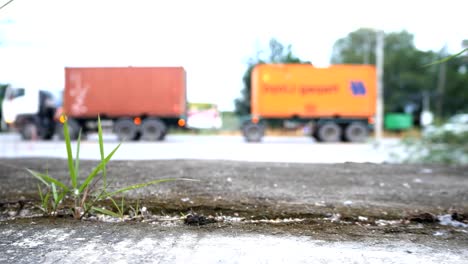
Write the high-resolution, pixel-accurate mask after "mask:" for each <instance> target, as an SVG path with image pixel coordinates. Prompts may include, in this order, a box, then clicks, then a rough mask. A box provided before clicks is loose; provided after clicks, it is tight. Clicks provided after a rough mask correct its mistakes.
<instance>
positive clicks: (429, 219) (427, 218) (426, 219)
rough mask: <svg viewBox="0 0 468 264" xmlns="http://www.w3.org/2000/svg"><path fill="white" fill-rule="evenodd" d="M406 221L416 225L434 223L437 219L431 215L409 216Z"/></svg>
mask: <svg viewBox="0 0 468 264" xmlns="http://www.w3.org/2000/svg"><path fill="white" fill-rule="evenodd" d="M408 220H410V221H411V222H417V223H436V222H437V221H438V220H437V217H436V216H435V215H433V214H431V213H421V214H416V215H411V216H410V217H408Z"/></svg>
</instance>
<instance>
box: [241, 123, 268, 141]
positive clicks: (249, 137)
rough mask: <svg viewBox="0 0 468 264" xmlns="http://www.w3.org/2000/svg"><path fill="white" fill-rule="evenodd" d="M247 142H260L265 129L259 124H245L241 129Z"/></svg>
mask: <svg viewBox="0 0 468 264" xmlns="http://www.w3.org/2000/svg"><path fill="white" fill-rule="evenodd" d="M242 133H243V134H244V138H245V140H246V141H247V142H260V141H261V140H262V138H263V136H264V135H265V127H264V126H263V125H261V124H254V123H247V124H245V125H244V127H243V128H242Z"/></svg>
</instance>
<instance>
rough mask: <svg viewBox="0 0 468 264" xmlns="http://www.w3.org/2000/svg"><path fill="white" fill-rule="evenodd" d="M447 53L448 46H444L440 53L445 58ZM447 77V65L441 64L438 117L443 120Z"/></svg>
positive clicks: (438, 83)
mask: <svg viewBox="0 0 468 264" xmlns="http://www.w3.org/2000/svg"><path fill="white" fill-rule="evenodd" d="M446 53H447V44H445V45H444V47H443V48H442V50H441V51H440V57H441V58H443V57H445V56H446ZM446 75H447V63H445V62H444V63H440V64H439V76H438V78H437V116H438V117H439V118H442V115H443V111H444V105H443V104H444V103H443V101H444V92H445V79H446Z"/></svg>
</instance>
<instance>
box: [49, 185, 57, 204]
mask: <svg viewBox="0 0 468 264" xmlns="http://www.w3.org/2000/svg"><path fill="white" fill-rule="evenodd" d="M51 185H52V195H53V197H54V202H55V204H57V203H58V194H57V188H56V187H55V183H51Z"/></svg>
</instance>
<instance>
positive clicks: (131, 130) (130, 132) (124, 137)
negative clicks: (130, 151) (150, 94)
mask: <svg viewBox="0 0 468 264" xmlns="http://www.w3.org/2000/svg"><path fill="white" fill-rule="evenodd" d="M114 132H115V134H116V135H117V138H118V139H119V140H120V141H128V140H133V139H134V138H135V137H136V136H137V132H138V131H137V127H136V126H135V124H134V123H133V121H132V120H131V119H119V120H117V121H116V122H115V125H114Z"/></svg>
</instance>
